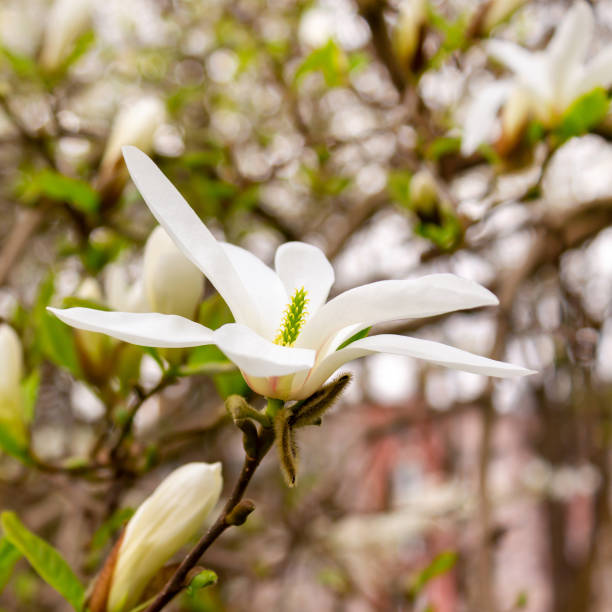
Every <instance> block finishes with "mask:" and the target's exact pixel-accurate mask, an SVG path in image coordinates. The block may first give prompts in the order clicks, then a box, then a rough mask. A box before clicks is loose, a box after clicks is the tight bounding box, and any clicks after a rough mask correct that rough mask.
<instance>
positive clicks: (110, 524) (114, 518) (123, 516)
mask: <svg viewBox="0 0 612 612" xmlns="http://www.w3.org/2000/svg"><path fill="white" fill-rule="evenodd" d="M133 514H134V510H133V509H132V508H119V509H118V510H116V511H115V512H114V513H113V514H111V515H110V517H109V518H108V519H106V521H104V523H102V525H100V527H98V529H96V532H95V533H94V534H93V537H92V538H91V550H100V549H101V548H103V547H104V546H106V543H107V542H108V541H109V540H110V539H111V538H112V536H113V534H114V533H115V532H116V531H118V530H119V529H120V528H121V527H123V525H124V524H125V523H127V522H128V521H129V520H130V519H131V518H132V516H133Z"/></svg>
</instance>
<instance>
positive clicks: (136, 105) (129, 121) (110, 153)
mask: <svg viewBox="0 0 612 612" xmlns="http://www.w3.org/2000/svg"><path fill="white" fill-rule="evenodd" d="M165 118H166V110H165V107H164V104H163V102H162V101H161V100H160V99H159V98H157V97H154V96H146V97H143V98H140V100H137V101H135V102H132V103H130V104H128V105H126V106H124V107H123V108H122V109H121V110H120V111H119V112H118V113H117V115H116V116H115V119H114V121H113V126H112V128H111V132H110V135H109V137H108V140H107V142H106V149H105V150H104V155H103V157H102V162H101V164H100V178H99V181H100V183H101V184H102V185H105V184H106V183H107V182H108V181H110V180H111V179H112V177H113V175H114V174H116V173H117V169H118V166H120V167H121V171H120V174H121V175H122V178H123V181H122V182H124V180H125V179H127V171H126V170H125V168H124V167H123V156H122V154H121V147H123V146H125V145H134V146H135V147H138V148H139V149H141V150H142V151H144V152H145V153H149V152H150V151H151V149H152V148H153V137H154V136H155V132H156V130H157V128H158V127H159V126H160V125H161V124H162V123H163V122H164V120H165Z"/></svg>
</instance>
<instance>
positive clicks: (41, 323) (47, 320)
mask: <svg viewBox="0 0 612 612" xmlns="http://www.w3.org/2000/svg"><path fill="white" fill-rule="evenodd" d="M54 289H55V286H54V279H53V276H52V275H49V276H48V277H47V278H46V279H45V280H44V281H43V282H42V283H41V285H40V288H39V292H38V297H37V299H36V304H35V306H34V310H33V315H34V326H35V328H36V332H37V336H36V345H37V348H38V350H39V351H40V352H41V353H42V354H43V355H44V356H45V357H47V358H48V359H49V360H50V361H52V362H53V363H55V364H56V365H58V366H60V367H63V368H66V369H67V370H69V371H70V372H71V373H72V374H73V375H74V376H76V377H77V378H78V377H79V376H80V374H81V368H80V366H79V360H78V357H77V352H76V346H75V343H74V336H73V334H72V330H71V329H70V327H69V326H68V325H66V324H65V323H62V322H61V321H60V320H59V319H58V318H57V317H56V316H54V315H52V314H51V313H50V312H48V311H47V310H46V308H47V305H48V304H49V302H50V301H51V298H52V296H53V293H54Z"/></svg>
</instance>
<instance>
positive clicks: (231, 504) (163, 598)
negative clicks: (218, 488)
mask: <svg viewBox="0 0 612 612" xmlns="http://www.w3.org/2000/svg"><path fill="white" fill-rule="evenodd" d="M273 436H274V432H273V430H271V429H262V431H261V433H260V434H259V437H258V441H259V449H258V453H257V456H256V457H250V456H249V455H248V454H247V455H246V456H245V458H244V464H243V466H242V471H241V472H240V476H239V477H238V480H237V481H236V484H235V485H234V489H233V490H232V492H231V494H230V496H229V498H228V500H227V502H226V503H225V506H224V507H223V510H222V512H221V514H220V515H219V517H218V518H217V520H216V521H215V522H214V523H213V525H212V526H211V527H210V529H209V530H208V531H207V532H206V533H205V534H204V535H203V536H202V538H200V540H199V542H198V543H197V544H196V545H195V546H194V547H193V548H192V549H191V551H190V552H189V554H188V555H187V556H186V557H185V558H184V559H183V561H182V562H181V564H180V565H179V567H178V569H177V570H176V571H175V572H174V574H173V576H172V578H170V580H169V581H168V582H167V583H166V586H165V587H164V588H163V590H162V591H161V592H160V593H159V594H158V595H157V597H156V598H155V600H154V601H153V603H152V604H151V605H150V606H149V607H148V608H147V609H146V611H145V612H159V610H162V609H163V608H164V607H165V606H166V604H168V603H170V601H172V599H174V597H175V596H176V595H177V594H178V593H179V592H180V591H181V590H182V589H183V588H184V587H185V582H186V580H187V578H188V574H189V572H190V571H191V570H192V569H193V568H194V567H195V566H196V565H197V563H198V562H199V560H200V557H201V556H202V555H203V554H204V553H205V552H206V550H208V548H209V547H210V546H211V544H212V543H213V542H214V541H215V540H216V539H217V538H218V537H219V536H220V535H221V534H222V533H223V532H224V531H225V530H226V529H227V528H228V527H230V526H231V523H230V522H229V521H228V517H229V515H230V513H231V512H232V510H234V508H236V506H237V505H238V504H239V503H240V501H241V500H242V497H243V496H244V493H245V491H246V489H247V487H248V486H249V483H250V482H251V478H253V474H254V473H255V470H256V469H257V467H258V466H259V464H260V463H261V460H262V459H263V458H264V457H265V455H266V453H267V452H268V450H269V449H270V446H271V444H272V441H273Z"/></svg>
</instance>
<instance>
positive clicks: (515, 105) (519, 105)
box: [495, 87, 531, 155]
mask: <svg viewBox="0 0 612 612" xmlns="http://www.w3.org/2000/svg"><path fill="white" fill-rule="evenodd" d="M530 112H531V99H530V97H529V94H527V93H526V92H525V91H524V90H522V89H521V88H520V87H517V88H515V89H514V90H513V91H512V93H511V94H510V97H509V98H508V101H507V102H506V103H505V104H504V107H503V109H502V113H501V128H502V129H501V135H500V137H499V139H498V140H497V142H496V144H495V148H496V150H497V152H498V153H499V154H500V155H507V154H508V153H510V152H511V151H512V149H514V147H515V146H516V145H517V144H518V142H519V140H520V139H521V136H522V134H523V131H524V129H525V127H526V126H527V121H528V119H529V114H530Z"/></svg>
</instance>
